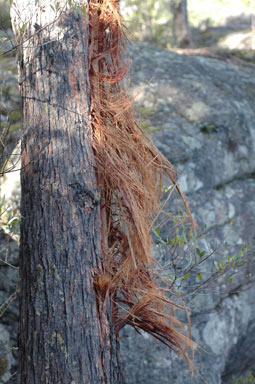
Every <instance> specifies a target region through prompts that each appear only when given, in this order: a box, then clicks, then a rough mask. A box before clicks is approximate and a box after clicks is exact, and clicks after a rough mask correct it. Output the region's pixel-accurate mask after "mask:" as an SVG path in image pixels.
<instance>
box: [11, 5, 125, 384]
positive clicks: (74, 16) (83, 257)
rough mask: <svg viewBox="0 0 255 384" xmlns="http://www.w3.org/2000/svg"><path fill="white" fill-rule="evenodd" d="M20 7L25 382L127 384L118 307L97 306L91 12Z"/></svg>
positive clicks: (15, 11)
mask: <svg viewBox="0 0 255 384" xmlns="http://www.w3.org/2000/svg"><path fill="white" fill-rule="evenodd" d="M58 3H59V4H58V5H57V6H56V9H54V2H52V1H49V0H42V1H40V2H38V1H35V0H23V1H21V0H14V1H13V4H12V11H11V16H12V23H13V27H14V30H15V34H16V37H17V39H18V42H19V43H21V42H22V44H21V45H20V46H19V50H18V65H19V84H20V92H21V98H22V109H23V131H22V173H21V183H22V200H21V215H22V224H21V244H20V280H21V297H20V333H19V357H20V382H21V383H22V384H30V383H31V384H32V383H38V384H39V383H40V384H42V383H43V384H47V383H48V384H55V383H59V384H65V383H66V384H82V383H84V384H100V383H107V384H115V383H116V384H117V383H118V384H119V383H120V382H121V380H120V374H119V365H118V358H117V350H118V343H117V340H116V337H115V335H114V332H113V329H112V326H111V305H110V303H109V302H107V301H106V303H104V307H105V308H104V310H102V306H100V305H99V304H98V303H97V297H96V293H95V290H94V286H93V275H94V274H95V273H96V272H98V270H100V269H101V259H102V257H101V239H100V204H99V203H100V195H99V192H98V188H97V181H96V173H95V161H94V157H93V151H92V129H91V124H90V110H89V99H90V93H89V92H90V90H89V80H88V57H89V50H88V41H89V38H88V21H87V16H86V15H85V14H84V13H85V8H79V7H78V8H76V9H74V8H73V5H74V4H75V3H77V4H78V3H80V2H79V1H78V0H72V2H69V3H71V8H70V7H69V6H67V5H65V3H68V2H66V1H62V2H61V1H60V2H58Z"/></svg>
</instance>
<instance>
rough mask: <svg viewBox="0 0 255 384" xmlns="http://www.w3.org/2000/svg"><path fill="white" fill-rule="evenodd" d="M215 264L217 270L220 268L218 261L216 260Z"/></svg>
mask: <svg viewBox="0 0 255 384" xmlns="http://www.w3.org/2000/svg"><path fill="white" fill-rule="evenodd" d="M214 266H215V268H216V269H217V270H218V269H219V264H218V262H217V261H214Z"/></svg>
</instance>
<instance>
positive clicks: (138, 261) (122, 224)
mask: <svg viewBox="0 0 255 384" xmlns="http://www.w3.org/2000/svg"><path fill="white" fill-rule="evenodd" d="M89 27H90V72H89V76H90V87H91V114H92V124H93V132H94V153H95V156H96V160H97V168H98V185H99V187H100V190H101V222H102V249H103V255H104V260H103V271H100V272H98V274H97V277H96V280H95V286H96V289H97V292H98V296H99V297H100V300H105V298H106V297H107V296H108V295H109V296H110V297H111V299H112V303H113V311H114V318H115V326H116V331H118V330H119V329H120V328H121V327H122V326H124V325H125V324H130V325H131V326H133V327H134V328H135V329H137V330H138V329H142V330H144V331H146V332H148V333H149V334H151V335H153V336H154V337H155V338H157V339H158V340H160V341H161V342H162V343H164V344H166V345H167V346H168V347H169V348H171V349H173V350H175V351H176V352H177V353H179V352H181V354H182V355H183V356H184V357H185V359H186V360H187V362H188V363H190V360H189V358H188V355H187V348H193V347H194V343H193V341H192V340H191V337H190V334H189V333H188V335H185V332H184V325H183V324H181V323H180V322H179V321H178V320H177V319H176V317H175V313H174V312H175V309H176V308H177V307H178V306H177V304H176V303H173V302H171V301H170V300H169V299H168V297H167V295H166V290H165V289H163V288H162V286H161V284H160V283H159V281H158V280H159V276H158V275H156V274H153V266H154V265H155V263H156V261H155V259H154V256H153V254H152V249H151V246H152V244H151V228H152V226H153V223H154V220H155V218H156V217H157V215H158V214H159V212H160V211H161V209H160V199H161V191H162V176H163V173H165V174H166V175H167V176H168V177H169V178H170V180H171V182H172V183H173V185H174V186H175V188H176V190H177V192H178V193H179V195H180V196H181V198H182V199H183V202H184V206H185V209H186V213H187V216H188V217H189V219H190V220H191V221H192V218H191V214H190V211H189V208H188V205H187V203H186V200H185V198H184V196H183V195H182V193H181V191H180V190H179V189H178V186H177V185H176V176H177V174H176V172H175V170H174V169H173V167H172V166H171V164H170V163H169V162H168V160H167V159H166V158H165V157H164V156H163V155H162V154H161V153H160V152H159V151H158V150H157V148H156V147H155V146H154V145H153V143H152V142H151V140H150V139H149V138H148V137H147V136H146V135H145V134H144V133H143V131H142V130H141V129H140V127H139V126H138V125H137V123H136V122H135V120H134V116H133V110H132V104H133V100H132V99H131V98H130V97H129V96H128V95H127V92H126V89H125V85H124V81H123V80H124V77H125V75H126V73H127V71H128V67H129V64H128V63H127V60H126V59H125V58H124V53H125V45H126V43H127V38H126V36H125V33H124V28H123V26H122V21H121V16H120V13H119V1H114V0H91V1H90V2H89ZM182 307H183V306H182ZM183 308H184V307H183ZM184 309H185V308H184Z"/></svg>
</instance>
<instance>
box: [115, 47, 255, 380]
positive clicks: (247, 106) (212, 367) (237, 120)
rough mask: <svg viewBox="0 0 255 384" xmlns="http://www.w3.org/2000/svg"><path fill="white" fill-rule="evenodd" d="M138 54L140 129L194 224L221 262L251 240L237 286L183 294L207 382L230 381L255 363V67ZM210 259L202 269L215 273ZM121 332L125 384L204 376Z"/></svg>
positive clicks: (156, 347) (135, 74)
mask: <svg viewBox="0 0 255 384" xmlns="http://www.w3.org/2000/svg"><path fill="white" fill-rule="evenodd" d="M133 56H134V63H133V67H132V80H133V83H134V86H133V91H134V93H137V94H138V97H137V99H138V100H137V103H138V111H139V112H140V114H141V115H142V119H143V123H142V125H144V128H146V129H147V130H148V131H149V132H152V137H153V140H154V142H155V143H156V144H157V146H158V148H159V149H160V150H161V151H162V152H163V153H164V155H165V156H166V157H167V158H168V159H169V160H170V161H171V162H172V163H173V164H174V166H175V167H176V169H177V171H178V173H179V175H180V176H179V183H180V185H181V187H182V190H183V191H184V192H185V193H186V195H187V196H188V199H189V201H190V205H191V210H192V212H193V214H194V216H195V219H196V221H197V223H199V224H206V225H207V234H206V237H207V239H208V241H209V242H210V241H213V240H214V241H215V240H218V241H219V243H222V244H223V243H224V246H226V249H224V250H223V249H220V252H217V253H218V256H216V259H217V257H218V260H221V258H222V255H224V254H225V253H226V252H228V253H230V254H233V253H235V252H236V250H237V248H240V247H241V246H242V244H244V243H247V244H248V248H249V247H250V249H251V252H250V253H249V255H248V262H247V264H246V266H245V267H243V268H242V270H241V269H240V270H237V276H236V277H235V280H234V282H233V283H232V284H229V282H228V280H227V281H224V279H223V278H222V280H223V281H221V283H220V282H219V285H216V286H215V285H214V286H213V287H211V289H210V288H209V289H208V290H206V291H202V292H201V293H200V294H199V293H198V294H197V295H195V296H194V297H191V298H190V297H188V298H187V300H186V301H187V303H188V305H189V306H190V308H191V323H192V329H193V336H194V339H195V340H196V341H197V343H198V344H199V345H200V346H201V347H202V349H201V350H199V351H198V352H197V353H196V354H195V359H194V362H195V365H196V367H197V369H198V370H199V372H200V374H201V375H202V376H203V378H205V379H206V381H207V382H208V383H209V384H221V383H222V384H223V383H224V384H230V383H233V378H232V377H233V376H236V377H238V376H240V375H243V374H245V373H246V372H247V371H249V370H252V369H255V349H254V343H255V321H254V319H255V300H254V293H255V291H254V288H251V289H250V290H247V291H245V287H246V284H247V281H248V280H247V275H248V274H249V273H254V272H255V263H254V250H253V251H252V244H254V238H255V227H254V220H255V201H254V195H255V108H254V103H255V78H254V75H255V66H254V65H251V64H247V63H245V62H241V61H239V60H236V59H235V58H234V57H233V59H231V56H229V57H228V58H227V59H224V58H223V57H218V58H215V57H214V58H212V57H211V58H208V57H204V56H191V55H189V56H188V55H178V54H175V53H171V52H157V51H155V50H153V49H151V48H149V47H146V46H143V47H142V48H141V49H140V50H139V52H137V51H134V54H133ZM144 120H145V122H144ZM232 219H234V225H233V227H232V228H231V229H230V227H229V222H230V221H231V220H232ZM225 243H226V244H225ZM253 248H254V247H253ZM205 249H206V248H205ZM212 263H213V262H212V261H210V262H209V261H208V263H206V264H205V265H206V271H205V272H203V273H206V272H210V271H212ZM122 336H123V338H122V342H121V354H122V362H123V366H124V378H125V380H124V381H125V384H154V383H155V382H157V383H159V384H168V383H174V384H195V383H202V382H203V381H202V378H201V377H200V376H199V375H198V374H194V376H193V377H192V376H191V374H190V373H189V371H188V370H187V367H185V364H184V363H183V362H182V361H181V360H178V359H177V358H176V356H174V355H172V354H171V353H170V352H169V351H168V350H166V348H164V346H161V345H159V344H158V343H157V342H155V341H154V340H152V339H151V338H150V337H148V336H147V335H145V334H142V335H138V334H137V333H135V332H134V331H133V330H129V329H128V328H126V329H124V331H123V334H122Z"/></svg>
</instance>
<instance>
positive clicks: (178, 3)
mask: <svg viewBox="0 0 255 384" xmlns="http://www.w3.org/2000/svg"><path fill="white" fill-rule="evenodd" d="M171 11H172V17H173V22H172V29H173V41H174V46H175V47H179V48H187V47H189V46H190V45H191V33H190V27H189V21H188V11H187V0H171Z"/></svg>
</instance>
